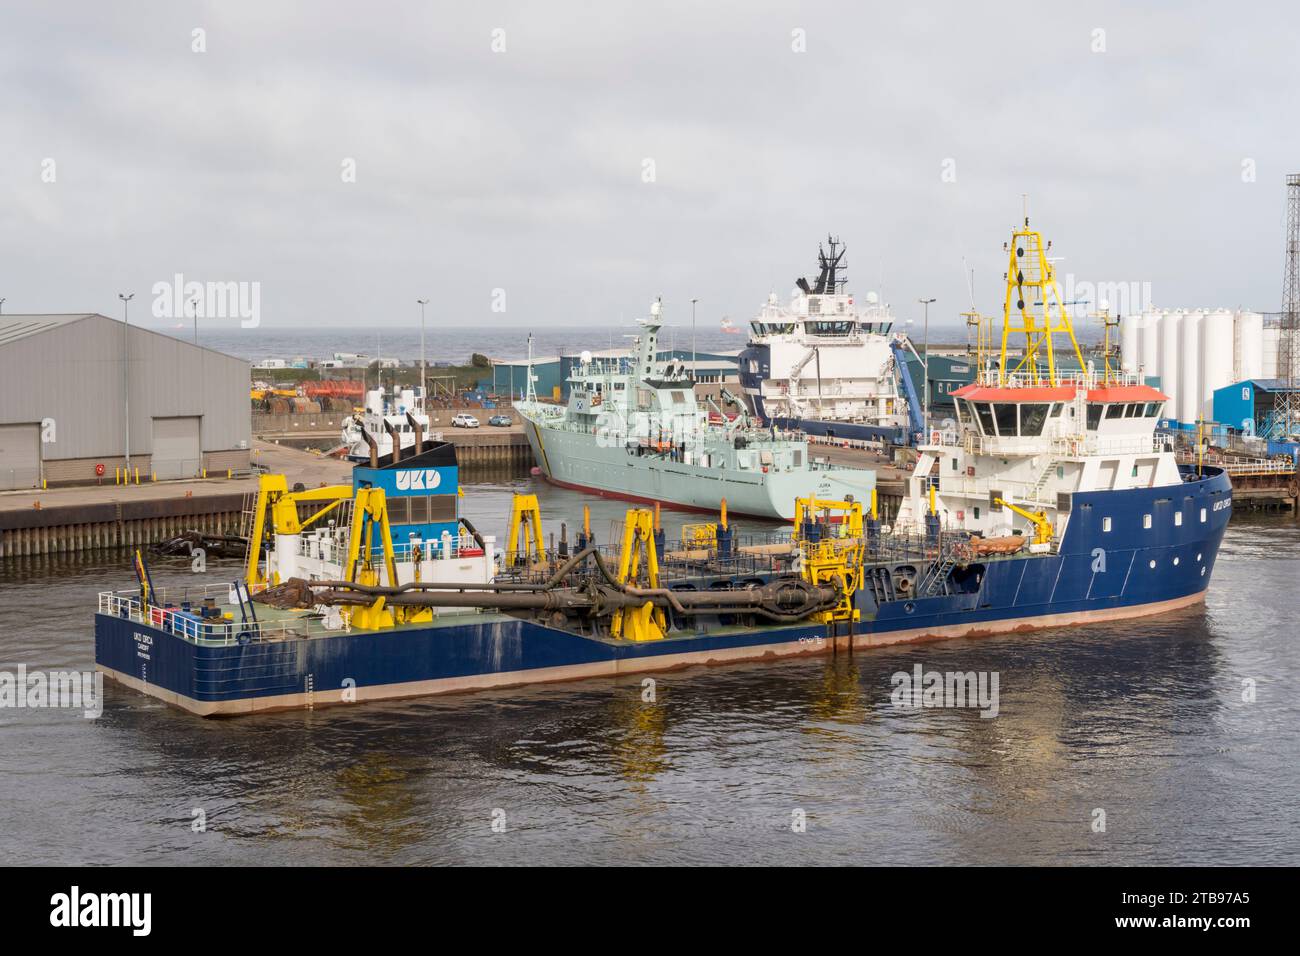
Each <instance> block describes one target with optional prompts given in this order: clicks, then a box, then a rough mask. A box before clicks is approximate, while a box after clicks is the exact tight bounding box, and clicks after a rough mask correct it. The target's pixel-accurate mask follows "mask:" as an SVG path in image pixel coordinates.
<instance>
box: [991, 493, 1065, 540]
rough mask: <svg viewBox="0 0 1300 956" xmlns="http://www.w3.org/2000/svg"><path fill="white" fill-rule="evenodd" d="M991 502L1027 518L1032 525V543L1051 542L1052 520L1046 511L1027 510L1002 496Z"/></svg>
mask: <svg viewBox="0 0 1300 956" xmlns="http://www.w3.org/2000/svg"><path fill="white" fill-rule="evenodd" d="M993 503H994V504H997V505H1002V506H1003V507H1006V508H1010V509H1011V510H1012V511H1014V512H1015V513H1016V514H1018V515H1020V517H1022V518H1025V519H1026V520H1028V521H1029V522H1030V523H1031V524H1032V525H1033V526H1034V544H1051V542H1052V534H1053V533H1054V529H1053V528H1052V522H1050V521H1048V520H1047V513H1046V512H1044V511H1029V510H1028V509H1026V508H1022V507H1020V506H1019V505H1013V504H1012V503H1011V502H1009V501H1007V500H1005V499H1003V498H994V499H993Z"/></svg>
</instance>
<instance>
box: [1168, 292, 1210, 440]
mask: <svg viewBox="0 0 1300 956" xmlns="http://www.w3.org/2000/svg"><path fill="white" fill-rule="evenodd" d="M1204 318H1205V313H1204V312H1203V311H1202V310H1200V309H1193V310H1192V311H1191V312H1187V313H1185V314H1184V315H1183V320H1182V322H1180V323H1179V325H1178V395H1177V396H1175V399H1174V404H1175V406H1176V407H1177V408H1178V420H1179V421H1180V422H1182V423H1183V424H1184V425H1191V424H1193V423H1195V421H1196V419H1197V418H1198V417H1199V416H1200V414H1201V322H1202V321H1203V320H1204Z"/></svg>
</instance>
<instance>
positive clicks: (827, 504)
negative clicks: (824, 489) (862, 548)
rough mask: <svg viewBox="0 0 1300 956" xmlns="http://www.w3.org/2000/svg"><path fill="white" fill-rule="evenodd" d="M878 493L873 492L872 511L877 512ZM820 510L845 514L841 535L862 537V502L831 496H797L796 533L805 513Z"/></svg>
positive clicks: (795, 506)
mask: <svg viewBox="0 0 1300 956" xmlns="http://www.w3.org/2000/svg"><path fill="white" fill-rule="evenodd" d="M875 496H876V493H875V491H874V490H873V491H872V492H871V502H872V512H873V514H874V512H875V501H876V497H875ZM818 511H838V512H841V513H842V514H843V515H844V518H843V520H842V522H841V524H840V527H841V528H842V529H843V530H844V534H842V535H841V537H845V538H853V539H855V540H856V539H858V538H861V537H862V502H860V501H835V500H832V499H829V498H796V499H795V500H794V530H795V534H798V533H799V529H800V528H801V527H802V526H803V523H804V513H805V512H812V513H814V514H815V513H816V512H818Z"/></svg>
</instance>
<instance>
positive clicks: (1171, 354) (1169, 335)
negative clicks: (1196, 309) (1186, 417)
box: [1160, 311, 1183, 418]
mask: <svg viewBox="0 0 1300 956" xmlns="http://www.w3.org/2000/svg"><path fill="white" fill-rule="evenodd" d="M1182 321H1183V313H1181V312H1177V311H1167V312H1163V313H1161V316H1160V391H1162V392H1164V393H1165V394H1166V395H1168V396H1169V401H1167V402H1165V410H1164V416H1165V417H1166V418H1177V417H1178V406H1177V405H1176V404H1175V403H1176V401H1177V398H1178V326H1179V325H1180V324H1182Z"/></svg>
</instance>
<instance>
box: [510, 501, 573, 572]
mask: <svg viewBox="0 0 1300 956" xmlns="http://www.w3.org/2000/svg"><path fill="white" fill-rule="evenodd" d="M587 521H588V519H587V518H586V517H584V518H583V522H584V528H585V527H587V524H586V523H587ZM520 532H522V533H523V540H522V541H520V540H519V538H520ZM588 533H589V534H590V532H588ZM520 545H522V546H523V556H522V561H523V564H524V566H525V567H527V566H528V565H530V564H532V563H534V562H536V563H537V564H541V563H542V561H543V560H545V558H544V556H545V554H546V548H545V546H544V545H543V543H542V509H541V507H540V506H539V505H538V504H537V496H536V495H515V496H514V499H513V500H512V501H511V503H510V534H509V537H508V538H507V540H506V567H507V568H513V567H514V566H515V564H516V563H518V562H519V558H518V556H517V552H518V551H519V548H520ZM530 545H531V547H530Z"/></svg>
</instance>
